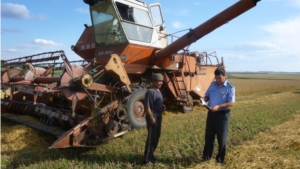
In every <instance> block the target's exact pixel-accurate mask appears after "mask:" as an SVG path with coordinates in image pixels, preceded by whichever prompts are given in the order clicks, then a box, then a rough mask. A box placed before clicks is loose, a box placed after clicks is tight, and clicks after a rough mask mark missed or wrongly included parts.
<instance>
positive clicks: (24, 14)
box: [1, 3, 30, 19]
mask: <svg viewBox="0 0 300 169" xmlns="http://www.w3.org/2000/svg"><path fill="white" fill-rule="evenodd" d="M1 17H2V18H9V19H26V18H30V12H29V10H28V9H27V8H26V6H24V5H20V4H12V3H1Z"/></svg>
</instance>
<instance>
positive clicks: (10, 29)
mask: <svg viewBox="0 0 300 169" xmlns="http://www.w3.org/2000/svg"><path fill="white" fill-rule="evenodd" d="M1 32H13V33H18V32H21V30H20V29H17V28H1Z"/></svg>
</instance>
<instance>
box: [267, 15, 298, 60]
mask: <svg viewBox="0 0 300 169" xmlns="http://www.w3.org/2000/svg"><path fill="white" fill-rule="evenodd" d="M262 29H263V30H265V31H266V32H268V33H269V34H270V35H271V37H270V38H269V39H270V40H269V41H270V42H271V43H274V44H276V46H277V47H278V48H277V50H280V51H281V52H284V53H289V54H299V53H300V48H299V44H300V33H299V30H300V16H298V17H294V18H289V19H286V20H284V21H280V22H274V23H271V24H268V25H264V26H262Z"/></svg>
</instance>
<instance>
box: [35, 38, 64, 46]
mask: <svg viewBox="0 0 300 169" xmlns="http://www.w3.org/2000/svg"><path fill="white" fill-rule="evenodd" d="M33 43H34V44H43V45H53V46H58V44H57V43H55V42H53V41H51V40H45V39H35V40H34V42H33Z"/></svg>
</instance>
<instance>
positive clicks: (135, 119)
mask: <svg viewBox="0 0 300 169" xmlns="http://www.w3.org/2000/svg"><path fill="white" fill-rule="evenodd" d="M146 92H147V90H146V89H140V90H137V91H136V92H135V93H133V94H132V96H130V98H129V99H128V102H127V110H128V119H129V123H130V124H131V126H132V127H133V128H142V127H146V112H145V107H144V99H145V94H146Z"/></svg>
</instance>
